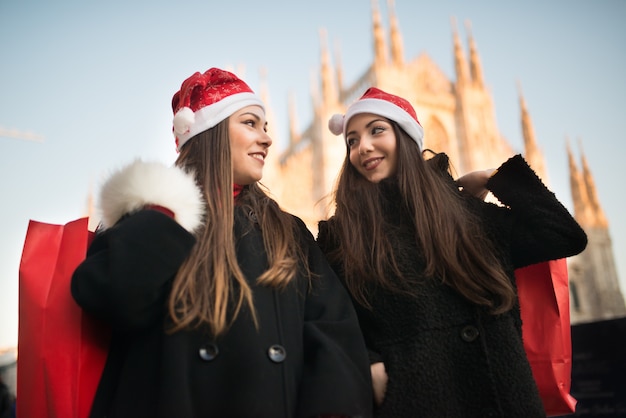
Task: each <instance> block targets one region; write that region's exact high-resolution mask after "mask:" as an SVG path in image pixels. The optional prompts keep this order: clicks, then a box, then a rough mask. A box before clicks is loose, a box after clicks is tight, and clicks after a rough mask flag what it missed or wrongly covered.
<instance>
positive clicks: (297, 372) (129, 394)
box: [72, 208, 372, 418]
mask: <svg viewBox="0 0 626 418" xmlns="http://www.w3.org/2000/svg"><path fill="white" fill-rule="evenodd" d="M298 224H299V225H300V235H301V236H300V240H301V243H302V245H303V248H304V251H305V253H306V254H307V256H308V261H309V267H310V268H311V270H312V271H313V272H314V273H315V274H316V276H315V278H314V279H313V280H312V281H311V282H310V283H309V281H308V279H307V278H306V277H305V276H304V275H303V274H299V275H298V277H297V278H296V279H295V280H294V281H293V282H292V283H291V284H290V285H289V286H288V287H287V288H286V289H284V290H278V289H274V288H269V287H262V286H258V285H257V284H256V282H255V280H256V278H257V277H258V276H259V275H260V274H261V273H262V272H263V271H264V270H265V269H266V268H267V265H268V262H267V257H266V254H265V251H264V246H263V239H262V235H261V231H260V229H259V226H258V224H257V223H256V222H255V218H254V216H253V214H248V213H244V212H243V210H242V209H240V208H236V217H235V233H236V237H237V242H236V251H237V260H238V261H239V264H240V266H241V268H242V270H243V273H244V274H245V276H246V278H247V280H248V282H249V284H250V286H251V288H252V292H253V297H254V303H255V307H256V309H257V314H258V320H259V328H258V331H257V330H256V329H255V327H254V324H253V321H252V319H251V315H250V312H249V311H248V310H246V309H244V310H243V311H242V312H241V313H240V315H239V316H238V318H237V320H236V321H235V323H234V324H233V325H232V327H231V328H230V329H229V330H228V332H227V333H226V334H225V335H224V336H222V337H220V338H213V337H212V336H211V334H210V332H209V331H208V330H206V329H198V330H193V331H184V332H176V333H174V334H168V333H166V332H164V330H165V328H166V326H167V324H168V315H167V310H166V301H167V297H168V294H169V291H170V288H171V282H172V279H173V277H174V276H175V274H176V272H177V270H178V268H179V267H180V265H181V263H182V262H183V260H184V259H185V258H186V257H187V255H188V254H189V252H190V250H191V248H192V246H193V245H194V242H195V238H194V236H193V235H192V234H190V233H189V232H187V231H186V230H185V229H183V228H182V227H181V226H180V225H179V224H178V223H176V222H175V221H174V220H172V219H171V218H170V217H168V216H167V215H164V214H163V213H160V212H158V211H154V210H140V211H139V212H136V213H134V214H133V215H130V216H128V217H126V218H123V219H122V220H121V221H120V222H118V223H117V224H115V226H113V227H111V228H109V229H106V230H104V232H102V233H100V234H98V235H97V236H96V238H95V240H94V241H93V243H92V245H91V246H90V248H89V251H88V256H87V259H86V260H85V261H84V262H83V263H82V264H81V265H79V267H78V268H77V269H76V271H75V273H74V275H73V279H72V294H73V296H74V298H75V300H76V301H77V302H78V304H79V305H80V306H81V307H83V308H84V309H85V310H86V311H88V312H90V313H92V314H94V315H95V316H97V317H99V318H102V319H104V320H105V321H107V322H108V323H109V324H111V327H112V331H113V335H112V342H111V347H110V353H109V356H108V359H107V363H106V366H105V370H104V373H103V376H102V378H101V381H100V384H99V387H98V390H97V394H96V399H95V401H94V404H93V408H92V411H91V417H92V418H102V417H107V418H120V417H128V418H142V417H146V418H147V417H150V418H155V417H167V418H171V417H177V418H195V417H211V418H213V417H271V418H277V417H315V416H320V415H324V414H338V415H339V414H340V415H344V416H352V417H368V416H371V410H372V394H371V380H370V374H369V360H368V354H367V350H366V347H365V344H364V341H363V337H362V335H361V333H360V330H359V326H358V322H357V317H356V313H355V311H354V309H353V306H352V304H351V302H350V298H349V296H348V294H347V292H346V291H345V289H344V288H343V286H342V285H341V283H340V282H339V280H338V279H337V277H336V276H335V274H334V272H333V271H332V269H331V268H330V266H329V265H328V263H327V262H326V260H325V257H324V256H323V254H322V253H321V252H320V250H319V248H318V247H317V245H316V243H315V241H314V239H313V237H312V236H311V234H310V233H309V232H308V230H307V229H306V227H305V226H304V224H303V223H302V221H300V220H298Z"/></svg>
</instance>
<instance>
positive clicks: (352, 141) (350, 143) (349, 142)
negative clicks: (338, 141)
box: [346, 138, 356, 148]
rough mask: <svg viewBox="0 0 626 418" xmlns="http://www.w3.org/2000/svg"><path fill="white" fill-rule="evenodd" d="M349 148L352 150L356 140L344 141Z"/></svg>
mask: <svg viewBox="0 0 626 418" xmlns="http://www.w3.org/2000/svg"><path fill="white" fill-rule="evenodd" d="M346 142H347V144H348V147H349V148H352V147H353V146H354V145H355V144H356V138H348V140H347V141H346Z"/></svg>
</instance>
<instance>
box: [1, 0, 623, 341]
mask: <svg viewBox="0 0 626 418" xmlns="http://www.w3.org/2000/svg"><path fill="white" fill-rule="evenodd" d="M214 3H217V5H215V4H214ZM379 7H380V9H381V12H382V14H383V19H384V22H385V26H386V27H387V23H386V22H387V21H386V19H387V4H386V1H385V0H379ZM395 8H396V11H397V15H398V17H399V23H400V29H401V31H402V34H403V39H404V50H405V59H406V60H410V59H413V58H414V57H416V56H417V55H418V54H419V53H421V52H426V53H428V54H429V55H430V56H431V58H432V59H433V60H434V61H435V62H436V63H437V64H438V65H439V66H440V68H441V69H442V70H443V72H444V73H445V74H446V75H448V77H450V78H454V72H453V61H452V30H451V23H450V21H451V18H452V17H455V18H456V19H457V21H458V29H459V32H460V34H461V38H462V40H464V41H465V40H466V32H465V27H464V21H465V20H469V21H471V24H472V32H473V34H474V37H475V39H476V42H477V45H478V49H479V53H480V55H481V58H482V63H483V68H484V77H485V81H486V83H487V85H488V86H489V87H490V89H491V91H492V93H493V99H494V102H495V107H496V117H497V120H498V126H499V128H500V130H501V132H502V133H503V135H504V136H505V137H506V138H507V139H508V140H509V141H510V142H511V144H512V145H513V146H514V147H516V148H517V149H518V150H519V151H521V150H522V145H521V144H522V134H521V127H520V117H519V112H520V111H519V103H518V94H517V82H519V83H521V86H522V89H523V93H524V96H525V98H526V101H527V105H528V109H529V111H530V113H531V116H532V119H533V123H534V128H535V134H536V136H537V140H538V142H539V145H540V147H541V148H542V149H543V151H544V153H545V156H546V159H547V165H548V172H549V178H550V184H551V187H552V189H553V190H554V191H555V192H556V194H557V196H558V197H559V198H560V199H561V200H562V201H563V202H564V204H565V205H566V206H567V207H568V208H569V209H570V210H573V208H572V205H571V198H570V192H569V178H568V170H567V157H566V153H565V138H566V137H569V138H570V141H571V143H572V145H573V149H574V151H575V153H576V155H579V153H580V148H579V147H578V141H579V140H580V141H581V143H582V147H583V149H584V152H585V154H586V156H587V159H588V161H589V164H590V167H591V170H592V172H593V175H594V177H595V181H596V184H597V188H598V193H599V197H600V201H601V203H602V206H603V207H604V210H605V212H606V215H607V217H608V220H609V223H610V227H611V236H612V239H613V249H614V255H615V258H616V260H618V274H620V276H621V283H622V289H626V285H625V283H626V277H625V276H626V217H624V216H623V214H622V213H621V211H622V210H623V208H624V207H625V206H626V205H625V203H626V198H625V197H624V192H623V190H624V187H623V185H622V186H619V182H620V180H619V179H620V178H621V177H622V176H623V175H624V171H623V170H624V156H625V155H626V152H625V151H626V134H625V132H626V117H624V107H625V99H624V98H625V97H626V81H625V78H624V77H626V48H624V42H626V26H624V23H623V22H624V20H626V2H624V1H622V0H598V1H592V0H586V1H582V0H550V1H543V0H530V1H525V2H521V1H516V2H513V1H499V2H495V1H491V0H482V1H474V2H467V1H462V0H459V1H453V0H440V1H431V2H421V1H415V0H396V5H395ZM320 28H326V29H327V31H328V39H329V42H330V43H331V47H332V48H334V46H332V45H334V44H335V43H338V44H339V45H340V49H341V53H342V58H341V59H342V64H343V68H344V77H345V80H346V82H347V83H350V82H352V81H354V80H355V79H356V78H357V77H358V76H359V75H361V74H362V73H363V71H364V70H365V68H366V66H367V65H368V64H369V63H370V62H371V61H372V36H371V3H370V0H346V1H337V0H332V1H331V0H317V1H310V0H306V1H304V0H294V1H290V2H285V1H278V0H267V1H265V2H257V1H247V0H246V1H238V0H232V1H228V2H226V1H221V2H211V1H191V2H173V1H168V2H164V1H160V0H152V1H124V2H121V1H118V0H112V1H106V2H102V1H84V0H81V1H78V0H75V1H72V0H59V1H56V2H47V1H43V0H41V1H35V0H20V1H9V0H0V57H1V58H0V60H1V61H0V62H1V64H0V129H4V130H12V129H16V130H19V131H22V132H32V133H34V134H36V135H39V136H41V137H43V140H42V141H41V142H36V141H28V140H20V139H14V138H9V137H6V136H0V179H1V180H0V193H1V195H2V196H3V199H2V205H1V206H0V220H1V221H0V222H1V230H2V233H1V234H0V347H2V346H7V345H8V346H12V345H15V344H16V343H17V312H18V303H17V299H18V266H19V260H20V256H21V250H22V244H23V240H24V236H25V233H26V228H27V225H28V220H29V219H35V220H39V221H43V222H50V223H65V222H67V221H69V220H72V219H75V218H78V217H80V216H81V215H82V214H83V213H84V211H85V206H86V196H87V194H88V193H89V191H90V190H93V189H97V187H98V186H99V184H100V181H101V179H102V177H103V176H104V175H106V174H107V173H108V172H109V171H110V170H112V169H114V168H117V167H119V166H120V165H122V164H124V163H126V162H128V161H130V160H132V159H133V158H135V157H142V158H144V159H157V160H162V161H164V162H166V163H168V162H172V161H173V160H174V158H175V155H176V154H175V150H174V142H173V139H172V136H171V119H172V115H171V109H170V100H171V97H172V94H173V93H174V92H175V91H176V90H177V89H178V87H179V86H180V83H181V82H182V80H183V79H185V78H186V77H187V76H189V75H190V74H191V73H193V72H195V71H204V70H206V69H207V68H209V67H212V66H217V67H223V68H231V69H234V70H239V69H245V71H244V73H243V74H242V75H243V77H244V78H245V79H246V81H248V83H249V84H250V85H251V86H252V87H253V88H254V89H255V90H257V91H258V90H259V89H260V81H259V80H260V78H259V73H260V71H261V69H262V68H264V69H265V70H266V71H267V86H268V88H269V92H270V106H271V107H272V109H273V111H274V115H275V120H276V126H275V130H276V132H277V135H276V136H277V138H275V146H276V147H277V148H280V144H281V141H284V140H285V138H286V131H287V110H286V109H287V101H288V97H289V94H290V93H294V94H295V97H296V102H297V108H298V119H299V122H300V125H301V126H300V127H301V128H304V127H305V126H306V125H307V124H308V122H309V121H310V109H311V108H310V101H311V99H310V95H309V91H310V86H311V77H312V74H316V73H317V72H318V68H319V51H320V40H319V30H320ZM238 72H239V71H238ZM240 74H241V73H240ZM274 153H275V154H276V153H277V152H276V150H275V151H274ZM620 170H622V171H620ZM619 190H622V191H621V192H620V191H619Z"/></svg>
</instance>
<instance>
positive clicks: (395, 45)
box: [387, 0, 404, 67]
mask: <svg viewBox="0 0 626 418" xmlns="http://www.w3.org/2000/svg"><path fill="white" fill-rule="evenodd" d="M387 9H388V10H389V26H390V38H391V59H392V61H393V64H394V65H395V66H397V67H401V66H402V65H404V48H403V46H402V35H401V34H400V28H399V25H398V18H397V16H396V11H395V5H394V0H387Z"/></svg>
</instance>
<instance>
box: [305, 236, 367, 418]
mask: <svg viewBox="0 0 626 418" xmlns="http://www.w3.org/2000/svg"><path fill="white" fill-rule="evenodd" d="M305 234H307V239H306V241H307V246H308V249H309V267H310V269H311V271H312V272H313V273H314V277H313V278H312V281H311V289H310V292H309V293H308V294H307V297H306V302H305V312H304V332H303V337H304V350H305V353H304V358H305V364H304V372H303V377H302V384H301V388H300V396H299V397H300V399H299V408H300V410H301V411H300V413H299V414H298V415H299V416H318V415H328V414H332V415H341V416H349V417H357V416H358V417H369V416H371V415H372V408H373V395H372V384H371V375H370V367H369V364H370V363H369V358H368V352H367V349H366V347H365V342H364V340H363V336H362V334H361V330H360V328H359V323H358V319H357V315H356V312H355V310H354V307H353V305H352V301H351V300H350V297H349V296H348V293H347V291H346V290H345V288H344V287H343V285H342V284H341V283H340V281H339V279H338V278H337V276H336V275H335V273H334V271H333V270H332V268H331V267H330V265H329V264H328V262H327V261H326V258H325V257H324V255H323V254H322V252H321V250H320V248H319V247H318V246H317V244H316V243H315V241H314V240H313V237H312V236H311V234H310V233H309V232H308V231H306V232H305ZM320 390H321V391H322V392H324V391H325V393H320ZM319 399H323V400H324V402H323V404H324V405H327V406H328V407H329V410H324V411H321V410H319V409H318V408H319V407H318V404H320V402H318V400H319Z"/></svg>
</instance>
